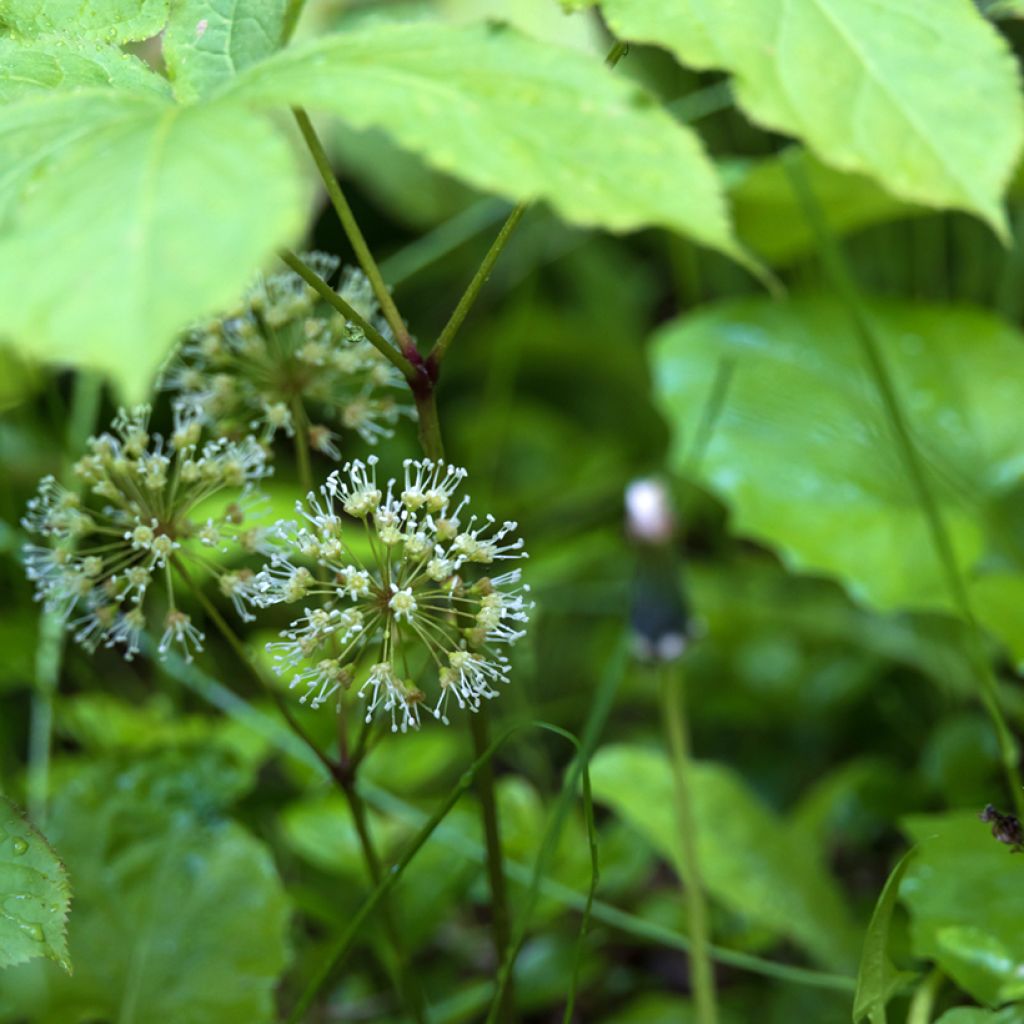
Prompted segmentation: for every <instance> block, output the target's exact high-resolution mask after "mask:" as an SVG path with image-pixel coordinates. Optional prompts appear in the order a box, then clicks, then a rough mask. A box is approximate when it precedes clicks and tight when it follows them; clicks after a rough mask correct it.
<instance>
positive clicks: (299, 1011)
mask: <svg viewBox="0 0 1024 1024" xmlns="http://www.w3.org/2000/svg"><path fill="white" fill-rule="evenodd" d="M524 727H525V726H512V728H510V729H508V730H506V732H505V733H504V734H503V735H501V736H499V737H498V739H496V740H495V741H494V742H493V743H491V744H489V745H488V746H487V748H486V749H485V750H484V751H483V753H481V754H480V756H479V757H477V758H476V760H475V761H474V762H473V763H472V764H471V765H470V766H469V768H468V769H467V770H466V772H465V773H464V774H463V776H462V778H461V779H459V781H458V783H456V785H455V786H454V787H453V788H452V790H451V792H450V793H449V794H448V797H447V798H446V799H445V801H444V802H443V803H442V804H441V805H440V806H439V807H438V808H437V810H436V811H434V813H433V814H432V815H431V816H430V817H429V818H428V819H427V821H426V822H425V823H424V825H423V827H422V828H421V829H420V830H419V832H417V833H416V836H415V837H414V838H413V840H412V842H411V843H410V844H409V845H408V847H406V850H405V852H404V853H403V854H402V856H401V857H400V858H399V859H398V860H397V861H396V862H395V864H394V865H393V866H392V867H391V870H390V871H389V872H388V873H387V875H386V877H385V878H384V879H383V880H382V881H381V883H380V885H378V886H377V888H376V889H374V891H373V892H372V893H371V894H370V896H369V898H368V899H367V900H366V902H365V903H364V904H363V905H362V906H361V907H360V908H359V910H358V911H356V914H355V916H354V917H353V918H352V919H351V920H350V921H349V925H348V927H347V928H346V929H345V931H344V932H343V933H342V935H341V936H340V938H339V939H338V941H337V942H336V943H335V945H334V948H333V949H332V950H331V952H330V954H329V955H328V956H327V957H325V958H324V961H323V963H322V964H321V965H320V968H319V969H318V970H317V972H316V973H315V974H314V975H313V977H312V978H311V979H310V980H309V982H308V984H307V985H306V990H305V991H304V992H303V993H302V996H301V997H300V998H299V1001H298V1002H297V1003H296V1004H295V1007H294V1008H293V1010H292V1012H291V1013H290V1014H289V1015H288V1019H287V1021H286V1022H285V1024H299V1022H300V1021H302V1019H303V1017H304V1016H305V1014H306V1011H307V1010H308V1009H309V1007H310V1006H311V1005H312V1003H313V1000H314V999H315V998H316V994H317V992H319V991H320V989H321V987H322V986H323V984H324V982H326V980H327V979H328V978H329V977H330V975H331V973H332V972H333V971H334V970H335V968H336V967H338V966H339V964H341V962H342V961H343V960H344V958H345V956H346V954H347V953H348V951H349V949H351V947H352V945H353V944H354V942H355V940H356V938H357V937H358V935H359V932H360V930H361V929H362V927H363V926H364V924H365V923H366V921H367V920H369V918H370V917H371V915H372V914H373V912H374V911H375V910H376V909H377V907H378V906H380V904H381V902H382V901H383V900H384V899H385V898H386V896H387V895H388V893H389V892H390V891H391V890H392V889H393V888H394V887H395V885H397V884H398V880H399V878H400V877H401V875H402V872H403V871H404V870H405V869H406V867H408V865H409V863H410V862H411V861H412V859H413V857H415V856H416V854H417V853H419V851H420V849H421V848H422V846H423V845H424V843H426V841H427V840H428V839H429V838H430V837H431V835H432V834H433V832H434V830H435V829H436V828H437V826H438V825H440V823H441V822H442V821H443V820H444V818H445V816H446V815H447V814H448V812H449V811H450V810H451V809H452V808H453V807H454V806H455V804H456V803H458V801H459V799H460V798H461V797H462V795H463V794H464V793H467V792H468V791H469V790H470V789H471V788H472V787H473V784H474V783H475V781H476V778H477V775H478V774H479V772H480V770H481V769H482V768H483V767H484V766H485V765H487V764H489V763H490V760H491V757H493V755H494V752H495V751H496V750H497V749H498V748H499V747H500V746H501V744H502V743H504V742H505V740H506V739H507V738H508V737H509V736H510V735H511V734H512V733H513V732H515V731H516V730H517V729H519V728H524Z"/></svg>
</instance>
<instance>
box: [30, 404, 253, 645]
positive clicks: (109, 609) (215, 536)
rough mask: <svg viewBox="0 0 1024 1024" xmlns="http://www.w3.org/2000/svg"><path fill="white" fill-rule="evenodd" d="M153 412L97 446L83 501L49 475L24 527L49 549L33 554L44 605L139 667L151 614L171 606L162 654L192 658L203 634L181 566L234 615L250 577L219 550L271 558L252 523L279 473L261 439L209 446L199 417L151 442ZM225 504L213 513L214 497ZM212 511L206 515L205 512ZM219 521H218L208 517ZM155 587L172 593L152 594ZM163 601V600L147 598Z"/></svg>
mask: <svg viewBox="0 0 1024 1024" xmlns="http://www.w3.org/2000/svg"><path fill="white" fill-rule="evenodd" d="M149 413H150V409H149V407H148V406H139V407H138V408H136V409H133V410H132V411H131V412H125V411H124V410H121V412H120V413H119V414H118V416H117V418H116V419H115V420H114V422H113V433H104V434H100V435H99V436H98V437H91V438H90V439H89V441H88V445H87V453H86V454H85V455H84V456H83V457H82V458H81V459H79V460H78V462H77V463H76V464H75V467H74V469H75V475H76V476H77V477H78V478H79V479H80V480H81V481H82V483H83V484H84V493H83V494H77V493H75V492H73V491H70V490H68V489H66V488H65V487H62V486H61V485H60V484H59V483H58V482H57V481H56V480H55V479H54V478H53V477H52V476H48V477H45V478H44V479H43V480H42V482H41V483H40V486H39V492H38V494H37V496H36V497H34V498H33V499H32V500H31V501H29V503H28V509H27V511H26V514H25V516H24V518H23V519H22V525H23V526H24V527H25V529H27V530H29V531H31V532H32V533H35V534H37V535H39V536H41V537H43V538H45V539H46V540H47V541H48V542H49V543H48V544H47V545H34V544H29V545H26V547H25V563H26V568H27V572H28V576H29V578H30V579H31V580H32V581H33V582H34V583H35V586H36V597H37V599H38V600H40V601H43V602H44V603H45V606H46V608H47V609H48V610H51V611H55V612H57V613H58V614H59V615H60V617H61V618H62V619H63V620H64V622H65V623H66V624H67V625H68V627H69V628H70V629H71V630H72V631H73V633H74V637H75V639H76V640H77V641H78V642H79V643H81V644H82V645H84V646H85V647H86V648H87V649H88V650H90V651H94V650H95V649H96V648H97V647H98V646H99V645H100V644H101V643H102V644H103V645H104V646H106V647H115V646H121V647H123V648H124V653H125V657H126V658H127V659H128V660H131V659H132V658H133V657H134V656H135V655H136V654H137V653H138V651H139V645H140V640H141V638H142V634H143V633H144V632H145V631H146V627H147V607H150V606H152V605H154V604H162V606H163V613H164V617H163V622H162V636H161V639H160V643H159V651H160V654H161V655H163V654H165V653H166V652H167V650H168V649H169V647H170V645H171V644H177V645H178V646H180V648H181V649H182V653H183V654H184V656H185V658H186V660H188V661H191V659H192V652H193V651H195V650H199V649H201V647H202V641H203V634H202V633H201V632H200V631H199V630H198V629H197V628H196V626H194V625H193V624H192V621H191V619H190V617H189V616H188V615H187V614H186V613H185V612H183V611H181V610H180V609H179V608H178V607H177V603H176V600H175V592H174V576H173V574H172V569H171V566H172V563H173V562H175V561H178V562H179V563H180V564H182V565H192V566H193V567H194V568H200V569H202V570H204V571H210V572H212V573H213V574H214V575H215V577H216V578H217V579H218V581H219V584H220V588H221V591H222V592H223V593H224V594H225V595H226V596H228V597H230V598H231V599H232V600H233V602H234V604H235V608H236V610H237V611H238V612H239V613H240V614H241V615H243V617H249V616H248V613H247V612H246V610H245V607H244V605H243V603H242V602H243V600H244V599H245V597H246V592H247V588H248V586H249V584H250V582H251V578H252V576H253V574H252V572H251V571H247V570H241V571H227V570H225V569H224V568H223V567H222V566H218V565H217V564H216V563H215V561H214V560H212V559H210V558H209V557H208V552H209V551H210V549H214V550H218V551H222V552H223V551H229V550H232V549H234V550H237V551H247V552H258V551H262V552H264V553H266V548H265V546H264V543H263V532H262V531H261V530H258V529H254V528H252V527H251V526H250V525H249V520H250V519H251V509H252V506H253V504H254V501H255V500H256V499H255V496H254V494H253V488H254V485H255V483H256V481H258V480H260V479H261V478H262V477H264V476H267V475H268V474H269V472H270V470H269V468H268V467H267V463H266V453H265V451H264V449H263V447H262V446H261V445H260V443H259V442H258V441H256V440H255V438H252V437H245V438H243V439H242V440H241V441H237V442H235V441H228V440H225V439H223V438H220V439H217V440H212V441H206V442H202V436H201V435H202V428H201V426H200V424H199V423H198V422H197V421H196V420H195V419H188V418H186V417H183V416H182V415H181V414H180V412H179V414H178V415H177V416H176V418H175V425H174V432H173V434H172V435H171V437H170V438H169V439H168V440H166V441H165V440H164V438H163V437H161V436H160V435H159V434H150V433H149V427H148V423H149ZM214 498H222V499H223V501H222V503H220V504H218V503H216V502H214V503H213V505H211V499H214ZM200 505H202V506H203V510H204V514H205V517H204V518H197V517H196V515H195V513H196V509H197V508H198V506H200ZM213 512H215V514H210V513H213ZM157 582H162V583H163V584H164V585H163V586H159V587H154V584H155V583H157ZM153 592H158V593H159V595H161V596H160V597H157V596H156V593H154V597H153V598H152V599H150V598H149V595H150V594H151V593H153Z"/></svg>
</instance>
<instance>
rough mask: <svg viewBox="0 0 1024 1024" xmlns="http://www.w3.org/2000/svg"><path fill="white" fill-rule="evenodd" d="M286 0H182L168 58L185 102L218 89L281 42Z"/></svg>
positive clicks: (167, 40)
mask: <svg viewBox="0 0 1024 1024" xmlns="http://www.w3.org/2000/svg"><path fill="white" fill-rule="evenodd" d="M287 6H288V4H287V2H286V0H182V2H181V3H178V4H177V5H175V7H174V9H173V10H172V11H171V20H170V22H169V23H168V25H167V30H166V32H165V33H164V60H165V61H166V62H167V72H168V75H169V76H170V78H171V81H172V82H173V83H174V93H175V95H176V96H177V97H178V99H180V100H182V101H183V102H189V101H191V100H195V99H198V98H199V97H201V96H207V95H209V94H210V93H212V92H214V91H215V90H216V89H217V88H218V87H219V86H221V85H223V84H224V83H225V82H228V81H230V80H231V79H232V78H233V77H234V76H235V75H237V74H238V72H239V71H241V70H242V69H243V68H247V67H249V65H250V64H255V63H256V62H257V61H260V60H262V59H263V58H264V57H268V56H269V55H270V54H272V53H273V52H274V51H275V50H277V49H278V48H279V47H280V45H281V35H282V30H283V28H284V15H285V9H286V8H287Z"/></svg>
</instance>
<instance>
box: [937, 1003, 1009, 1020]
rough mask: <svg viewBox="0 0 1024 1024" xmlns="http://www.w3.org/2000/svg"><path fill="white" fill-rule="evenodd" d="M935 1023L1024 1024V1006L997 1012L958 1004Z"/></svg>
mask: <svg viewBox="0 0 1024 1024" xmlns="http://www.w3.org/2000/svg"><path fill="white" fill-rule="evenodd" d="M935 1024H1024V1006H1007V1007H1006V1008H1005V1009H1004V1010H998V1011H996V1012H993V1011H992V1010H978V1009H975V1008H974V1007H973V1006H957V1007H955V1008H954V1009H952V1010H947V1011H946V1012H945V1013H944V1014H943V1015H942V1016H941V1017H940V1018H939V1019H938V1020H937V1021H936V1022H935Z"/></svg>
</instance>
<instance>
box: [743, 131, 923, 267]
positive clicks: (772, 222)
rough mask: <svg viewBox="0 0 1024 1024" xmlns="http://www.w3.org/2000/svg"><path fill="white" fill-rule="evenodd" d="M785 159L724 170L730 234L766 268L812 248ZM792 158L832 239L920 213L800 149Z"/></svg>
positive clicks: (814, 244) (812, 238)
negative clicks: (818, 205) (730, 212)
mask: <svg viewBox="0 0 1024 1024" xmlns="http://www.w3.org/2000/svg"><path fill="white" fill-rule="evenodd" d="M787 159H792V156H788V155H780V156H772V157H769V158H768V159H766V160H758V161H755V162H750V163H746V164H744V165H742V166H739V165H736V164H733V165H732V167H731V168H729V170H728V171H727V172H726V180H727V183H728V186H727V187H728V193H729V198H730V200H731V201H732V209H733V216H734V217H735V219H736V233H737V234H738V235H739V237H740V240H741V241H742V242H743V243H744V244H745V245H747V246H748V247H749V248H750V249H751V250H752V251H753V252H754V253H755V254H756V255H757V256H760V257H761V258H762V259H763V260H764V261H765V262H766V263H768V264H769V265H770V266H786V265H787V264H789V263H792V262H793V261H794V260H796V259H799V258H800V257H801V256H805V255H806V254H807V253H809V252H812V251H813V250H815V249H816V247H817V239H816V236H815V234H814V231H813V230H812V228H811V226H810V224H809V223H808V221H807V218H806V216H805V215H804V212H803V209H802V207H801V205H800V202H799V200H798V199H797V196H796V194H795V193H794V191H793V183H792V181H791V179H790V175H789V172H788V171H787V170H786V166H785V161H786V160H787ZM796 159H798V160H799V162H800V165H801V170H802V173H803V174H804V175H805V176H806V178H807V181H808V182H809V184H810V185H811V188H812V189H813V191H814V195H815V197H816V198H817V199H818V201H819V202H820V203H821V209H822V212H823V214H824V216H825V219H826V222H827V223H828V228H829V231H830V232H831V233H832V234H833V235H834V236H835V237H837V238H841V237H843V236H844V235H847V234H850V233H851V232H853V231H857V230H859V229H861V228H866V227H870V226H871V225H873V224H880V223H884V222H886V221H893V220H897V219H903V218H907V217H914V216H920V215H921V214H923V213H925V212H926V211H925V210H924V209H923V208H922V207H920V206H913V205H911V204H910V203H903V202H900V201H899V200H898V199H895V198H894V197H893V196H891V195H890V194H889V193H888V192H886V191H885V190H884V189H883V188H881V187H880V186H879V185H877V184H875V182H873V181H872V180H871V179H870V178H867V177H865V176H864V175H861V174H848V173H844V172H843V171H837V170H835V169H833V168H831V167H828V166H827V165H826V164H823V163H821V161H820V160H817V159H816V158H815V157H813V156H812V155H811V154H810V153H808V152H806V151H801V152H800V153H799V155H798V156H797V158H796Z"/></svg>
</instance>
